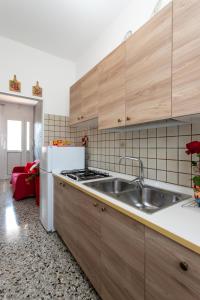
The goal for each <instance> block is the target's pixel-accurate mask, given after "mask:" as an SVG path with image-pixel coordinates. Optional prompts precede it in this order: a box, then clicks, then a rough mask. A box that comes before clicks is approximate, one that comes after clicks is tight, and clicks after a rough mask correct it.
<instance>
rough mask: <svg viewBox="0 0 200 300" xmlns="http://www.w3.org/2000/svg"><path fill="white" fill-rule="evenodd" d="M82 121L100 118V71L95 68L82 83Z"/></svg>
mask: <svg viewBox="0 0 200 300" xmlns="http://www.w3.org/2000/svg"><path fill="white" fill-rule="evenodd" d="M81 95H82V115H81V117H82V119H83V120H89V119H93V118H95V117H97V116H98V111H97V106H98V98H99V97H98V95H99V90H98V70H97V67H95V68H93V69H92V70H91V71H90V72H89V73H87V74H86V75H85V76H84V77H83V79H82V81H81Z"/></svg>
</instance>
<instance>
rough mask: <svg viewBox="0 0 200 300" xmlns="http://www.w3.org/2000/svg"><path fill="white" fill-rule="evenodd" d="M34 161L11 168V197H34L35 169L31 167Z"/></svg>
mask: <svg viewBox="0 0 200 300" xmlns="http://www.w3.org/2000/svg"><path fill="white" fill-rule="evenodd" d="M34 164H36V162H32V163H30V162H29V163H27V164H26V166H23V167H22V166H16V167H14V168H13V171H12V175H11V180H10V183H11V184H12V190H13V198H14V199H15V200H17V201H18V200H22V199H25V198H28V197H35V192H36V190H35V176H33V174H35V173H36V172H37V171H36V169H33V170H32V169H31V167H32V166H33V165H34Z"/></svg>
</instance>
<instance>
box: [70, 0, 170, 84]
mask: <svg viewBox="0 0 200 300" xmlns="http://www.w3.org/2000/svg"><path fill="white" fill-rule="evenodd" d="M168 2H170V0H161V5H159V8H161V7H162V6H163V5H166V4H167V3H168ZM157 3H158V0H132V2H131V3H130V4H129V5H128V6H127V7H125V8H124V10H123V11H122V12H121V14H120V15H119V17H118V18H117V19H116V20H115V22H113V23H112V24H111V25H110V26H109V27H108V28H107V30H106V31H105V32H103V33H102V34H101V36H100V37H98V39H97V40H96V41H95V43H93V45H92V46H91V47H89V48H88V50H87V52H85V53H83V55H82V56H81V57H79V59H78V60H77V74H76V79H79V78H80V77H81V76H83V75H84V74H85V73H86V72H87V71H88V70H90V69H91V68H92V67H93V66H95V65H96V64H97V63H98V62H99V61H100V60H102V59H103V58H104V57H105V56H106V55H107V54H109V53H110V52H111V51H112V50H113V49H114V48H115V47H117V46H118V45H119V44H120V43H121V42H122V41H123V40H124V37H125V34H126V33H127V32H128V31H129V30H132V32H135V31H136V30H137V29H138V28H139V27H141V26H142V25H143V24H144V23H145V22H146V21H147V20H148V19H149V18H150V17H151V16H152V13H153V10H154V8H155V6H156V4H157ZM91 26H92V25H91Z"/></svg>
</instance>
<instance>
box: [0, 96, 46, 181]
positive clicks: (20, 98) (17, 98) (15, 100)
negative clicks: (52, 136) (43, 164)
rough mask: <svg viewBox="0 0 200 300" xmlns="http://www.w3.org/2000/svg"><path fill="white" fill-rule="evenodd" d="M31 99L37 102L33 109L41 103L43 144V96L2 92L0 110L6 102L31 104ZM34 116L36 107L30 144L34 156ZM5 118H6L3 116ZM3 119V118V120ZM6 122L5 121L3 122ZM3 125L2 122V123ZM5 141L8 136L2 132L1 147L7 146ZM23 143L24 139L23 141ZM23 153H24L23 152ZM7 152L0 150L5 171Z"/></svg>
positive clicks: (0, 160)
mask: <svg viewBox="0 0 200 300" xmlns="http://www.w3.org/2000/svg"><path fill="white" fill-rule="evenodd" d="M30 101H31V102H33V101H34V102H36V103H35V105H32V106H33V109H34V107H36V105H37V104H38V103H40V105H41V125H42V144H43V141H44V132H43V123H44V110H43V109H44V100H43V98H41V99H38V98H34V97H28V96H22V95H15V94H12V93H6V92H0V111H1V109H2V107H3V105H4V104H22V105H30ZM34 116H35V109H34V111H33V124H32V125H33V132H32V133H31V135H32V138H33V142H32V143H31V144H30V147H32V152H33V158H34V137H35V135H34V129H35V128H34V121H35V119H34ZM2 119H4V118H2ZM2 121H3V120H2ZM0 123H1V119H0ZM3 123H5V122H3ZM0 125H1V124H0ZM4 132H6V128H4ZM5 141H6V138H5V137H3V136H2V135H1V134H0V148H1V147H5ZM22 143H23V141H22ZM21 155H23V153H22V154H21ZM6 156H7V152H6V151H2V153H1V152H0V162H2V164H3V168H4V169H5V171H7V166H6V161H7V159H6V158H7V157H6ZM1 179H3V177H2V176H1V174H0V180H1Z"/></svg>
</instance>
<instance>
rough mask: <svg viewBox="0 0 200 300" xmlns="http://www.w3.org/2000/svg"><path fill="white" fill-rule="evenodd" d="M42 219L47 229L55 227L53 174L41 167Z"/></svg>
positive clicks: (51, 229)
mask: <svg viewBox="0 0 200 300" xmlns="http://www.w3.org/2000/svg"><path fill="white" fill-rule="evenodd" d="M40 221H41V223H42V225H43V226H44V228H45V229H46V230H47V231H54V228H53V175H52V173H48V172H46V171H44V170H42V169H40Z"/></svg>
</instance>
